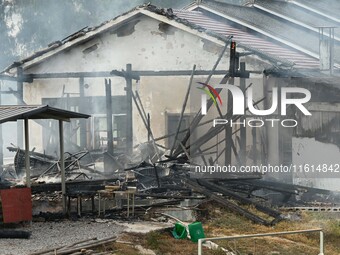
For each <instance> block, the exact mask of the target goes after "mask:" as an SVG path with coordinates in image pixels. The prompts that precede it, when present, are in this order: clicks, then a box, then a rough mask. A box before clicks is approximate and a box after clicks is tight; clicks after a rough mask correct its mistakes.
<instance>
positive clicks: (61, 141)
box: [59, 120, 67, 214]
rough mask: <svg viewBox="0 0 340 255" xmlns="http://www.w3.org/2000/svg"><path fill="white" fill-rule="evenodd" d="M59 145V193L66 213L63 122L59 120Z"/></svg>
mask: <svg viewBox="0 0 340 255" xmlns="http://www.w3.org/2000/svg"><path fill="white" fill-rule="evenodd" d="M59 147H60V172H61V194H62V203H63V213H64V214H66V213H67V210H66V209H67V206H66V176H65V159H64V122H63V121H62V120H59Z"/></svg>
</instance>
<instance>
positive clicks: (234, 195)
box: [199, 180, 281, 218]
mask: <svg viewBox="0 0 340 255" xmlns="http://www.w3.org/2000/svg"><path fill="white" fill-rule="evenodd" d="M199 183H200V184H201V185H203V186H204V187H207V188H208V189H210V190H213V191H215V192H219V193H222V194H223V195H225V196H227V197H230V198H233V199H236V200H238V201H240V202H241V203H244V204H251V205H254V206H255V208H256V209H257V210H259V211H261V212H263V213H266V214H268V215H270V216H272V217H274V218H277V217H280V215H281V213H280V212H279V211H276V210H274V209H272V208H269V207H266V206H264V205H262V204H260V203H258V202H256V201H252V200H251V199H249V198H246V197H243V196H240V195H239V194H237V193H235V192H232V191H230V190H228V189H226V188H224V187H221V185H216V184H214V183H212V182H211V181H207V180H200V181H199Z"/></svg>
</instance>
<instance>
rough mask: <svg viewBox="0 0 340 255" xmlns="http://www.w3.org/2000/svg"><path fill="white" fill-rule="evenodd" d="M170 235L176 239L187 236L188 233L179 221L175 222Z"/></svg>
mask: <svg viewBox="0 0 340 255" xmlns="http://www.w3.org/2000/svg"><path fill="white" fill-rule="evenodd" d="M172 235H173V236H174V237H175V238H176V239H184V238H186V237H187V235H188V233H187V230H186V227H185V226H183V225H182V224H181V223H179V222H176V224H175V227H174V229H173V230H172Z"/></svg>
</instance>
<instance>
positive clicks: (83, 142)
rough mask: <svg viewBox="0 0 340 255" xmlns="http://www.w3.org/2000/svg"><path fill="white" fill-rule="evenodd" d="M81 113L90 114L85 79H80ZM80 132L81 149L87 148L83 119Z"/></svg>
mask: <svg viewBox="0 0 340 255" xmlns="http://www.w3.org/2000/svg"><path fill="white" fill-rule="evenodd" d="M79 97H80V102H79V112H81V113H85V112H88V111H87V110H86V103H85V84H84V77H80V78H79ZM79 124H80V125H79V126H80V128H79V131H80V147H81V148H82V149H84V148H86V147H87V138H86V120H85V119H81V120H79Z"/></svg>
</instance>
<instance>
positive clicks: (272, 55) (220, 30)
mask: <svg viewBox="0 0 340 255" xmlns="http://www.w3.org/2000/svg"><path fill="white" fill-rule="evenodd" d="M140 15H146V16H148V17H151V18H153V19H156V20H159V21H161V22H164V23H167V24H169V25H171V26H173V27H176V28H178V29H181V30H184V31H186V32H189V33H192V34H195V35H197V36H199V37H201V38H202V39H206V40H209V41H212V42H214V43H217V44H219V45H224V44H225V43H226V42H227V39H228V37H229V36H233V37H234V39H235V40H236V41H237V42H238V43H239V46H240V47H241V48H243V49H244V50H246V51H251V52H252V53H254V54H256V55H257V56H258V57H260V58H262V59H264V60H267V61H269V62H270V63H271V64H273V65H274V66H275V67H279V68H285V69H287V68H288V69H291V68H292V67H295V68H298V69H317V68H318V67H319V63H318V60H317V58H316V57H315V56H310V55H308V54H306V53H303V52H299V51H298V50H296V49H293V48H291V47H289V46H287V45H283V44H281V43H278V42H275V41H272V40H267V39H264V38H261V37H258V36H256V35H254V34H252V33H251V32H249V31H245V30H244V28H242V27H237V26H236V27H235V26H232V25H231V24H227V23H226V22H223V21H217V20H214V19H212V18H209V17H208V16H206V15H204V14H203V13H202V12H200V11H184V10H181V11H179V10H175V11H173V10H172V9H167V10H165V9H159V8H157V7H155V6H153V5H143V6H139V7H136V8H135V9H133V10H131V11H129V12H127V13H124V14H122V15H120V16H118V17H116V18H114V19H112V20H110V21H106V22H104V23H102V24H100V25H99V26H96V27H92V28H89V27H86V28H84V29H81V30H79V31H77V32H76V33H74V34H72V35H70V36H68V37H67V38H65V39H63V40H61V41H56V42H53V43H51V44H49V45H48V47H47V48H45V49H42V50H40V51H37V52H35V53H34V54H32V55H31V56H29V57H27V58H25V59H22V60H21V61H19V62H15V63H13V64H12V65H10V66H9V67H8V68H6V69H5V70H4V71H3V73H10V74H12V75H15V73H16V69H15V67H18V66H21V67H22V68H24V69H26V68H29V67H31V66H33V65H36V64H38V63H41V62H42V61H45V60H46V59H48V58H50V57H53V56H54V55H56V54H59V53H61V52H63V51H65V50H69V49H70V48H72V47H75V46H77V45H79V44H81V43H84V42H87V41H89V40H91V39H93V38H94V37H96V36H99V35H100V34H102V33H105V32H108V31H112V29H117V28H119V27H121V26H122V25H124V24H126V23H127V22H130V21H131V20H133V19H135V18H137V17H139V16H140Z"/></svg>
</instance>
